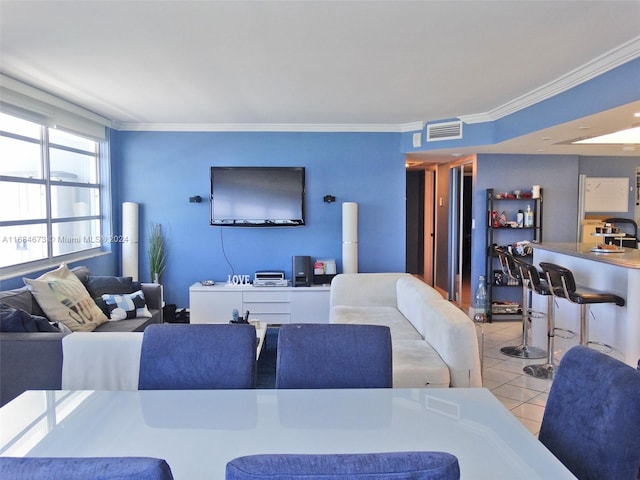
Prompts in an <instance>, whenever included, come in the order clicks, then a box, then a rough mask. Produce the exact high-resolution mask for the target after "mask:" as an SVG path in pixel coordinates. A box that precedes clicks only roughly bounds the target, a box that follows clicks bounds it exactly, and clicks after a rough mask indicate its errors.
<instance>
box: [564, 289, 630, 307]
mask: <svg viewBox="0 0 640 480" xmlns="http://www.w3.org/2000/svg"><path fill="white" fill-rule="evenodd" d="M569 294H570V296H569V300H571V301H572V302H573V303H579V304H586V303H615V304H616V305H617V306H619V307H624V303H625V302H624V298H622V297H620V296H618V295H615V294H613V293H606V292H600V291H598V290H593V289H590V288H586V287H581V288H579V289H577V290H576V291H575V292H569Z"/></svg>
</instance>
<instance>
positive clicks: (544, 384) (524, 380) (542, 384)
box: [509, 375, 551, 392]
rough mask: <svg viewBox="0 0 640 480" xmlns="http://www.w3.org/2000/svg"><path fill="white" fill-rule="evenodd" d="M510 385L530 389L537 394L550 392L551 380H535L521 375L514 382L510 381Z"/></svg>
mask: <svg viewBox="0 0 640 480" xmlns="http://www.w3.org/2000/svg"><path fill="white" fill-rule="evenodd" d="M509 384H510V385H517V386H518V387H523V388H528V389H530V390H535V391H537V392H548V391H549V389H550V388H551V380H545V379H543V378H534V377H530V376H529V375H521V376H519V377H517V378H515V379H514V380H510V381H509Z"/></svg>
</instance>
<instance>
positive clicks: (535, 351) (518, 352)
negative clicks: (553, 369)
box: [500, 345, 547, 359]
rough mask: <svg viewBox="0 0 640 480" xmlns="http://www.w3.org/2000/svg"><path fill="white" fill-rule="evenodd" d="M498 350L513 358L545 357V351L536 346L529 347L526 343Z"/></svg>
mask: <svg viewBox="0 0 640 480" xmlns="http://www.w3.org/2000/svg"><path fill="white" fill-rule="evenodd" d="M500 352H501V353H503V354H504V355H507V356H508V357H515V358H532V359H535V358H545V357H546V356H547V351H546V350H543V349H542V348H538V347H529V346H527V345H518V346H513V347H502V348H501V349H500Z"/></svg>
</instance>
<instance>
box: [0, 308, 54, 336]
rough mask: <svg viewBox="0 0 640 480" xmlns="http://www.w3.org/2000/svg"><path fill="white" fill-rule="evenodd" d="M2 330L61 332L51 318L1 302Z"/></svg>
mask: <svg viewBox="0 0 640 480" xmlns="http://www.w3.org/2000/svg"><path fill="white" fill-rule="evenodd" d="M0 331H2V332H60V329H59V328H57V327H55V326H53V325H51V324H50V323H49V320H47V319H46V318H44V317H40V316H37V315H31V314H30V313H28V312H25V311H24V310H19V309H17V308H11V307H7V306H6V305H3V304H0Z"/></svg>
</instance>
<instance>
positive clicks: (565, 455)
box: [538, 346, 640, 480]
mask: <svg viewBox="0 0 640 480" xmlns="http://www.w3.org/2000/svg"><path fill="white" fill-rule="evenodd" d="M639 432H640V371H638V370H637V369H635V368H633V367H631V366H629V365H626V364H624V363H622V362H621V361H619V360H616V359H615V358H613V357H610V356H608V355H606V354H604V353H601V352H599V351H596V350H592V349H590V348H589V347H586V346H576V347H573V348H571V349H570V350H569V351H567V353H566V354H565V355H564V357H563V358H562V360H561V362H560V365H559V367H558V370H557V373H556V375H555V377H554V380H553V383H552V385H551V390H550V391H549V399H548V400H547V404H546V406H545V410H544V415H543V418H542V425H541V427H540V433H539V435H538V438H539V440H540V441H541V442H542V443H543V444H544V445H545V446H546V447H547V448H548V449H549V450H551V452H552V453H553V454H554V455H555V456H556V457H558V459H559V460H560V461H561V462H562V463H563V464H564V465H565V466H566V467H567V468H568V469H569V470H571V472H572V473H573V474H574V475H575V476H576V477H577V478H578V479H580V480H636V479H637V478H639V477H638V473H639V472H640V434H639Z"/></svg>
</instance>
